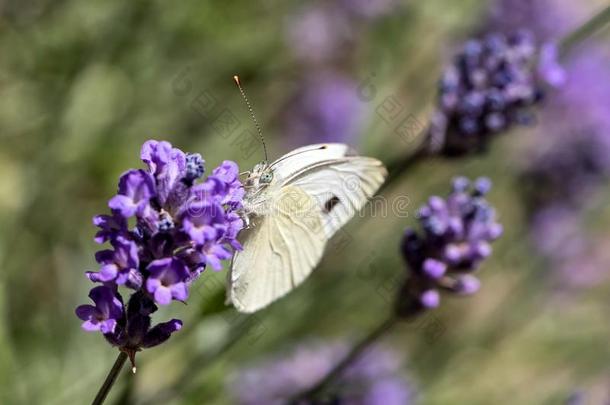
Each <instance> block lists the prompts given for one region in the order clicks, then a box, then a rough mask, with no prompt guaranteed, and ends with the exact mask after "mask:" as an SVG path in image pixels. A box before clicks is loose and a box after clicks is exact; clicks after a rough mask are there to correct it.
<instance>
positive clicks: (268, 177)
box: [260, 172, 273, 184]
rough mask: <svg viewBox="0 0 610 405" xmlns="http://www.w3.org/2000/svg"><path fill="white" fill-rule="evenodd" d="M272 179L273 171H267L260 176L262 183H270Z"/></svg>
mask: <svg viewBox="0 0 610 405" xmlns="http://www.w3.org/2000/svg"><path fill="white" fill-rule="evenodd" d="M272 180H273V173H271V172H265V173H263V174H261V177H260V183H261V184H269V183H271V181H272Z"/></svg>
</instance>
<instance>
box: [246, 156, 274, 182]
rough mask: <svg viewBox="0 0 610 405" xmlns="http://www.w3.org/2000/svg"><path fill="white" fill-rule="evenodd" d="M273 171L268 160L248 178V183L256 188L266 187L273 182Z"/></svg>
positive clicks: (258, 166) (257, 166) (255, 167)
mask: <svg viewBox="0 0 610 405" xmlns="http://www.w3.org/2000/svg"><path fill="white" fill-rule="evenodd" d="M273 178H274V176H273V169H272V168H271V166H270V165H269V163H267V161H266V160H264V161H262V162H260V163H259V164H257V165H256V166H254V169H252V172H251V173H250V175H249V176H248V179H247V181H246V182H247V183H248V184H249V185H251V186H254V187H265V186H268V185H269V184H271V182H272V181H273Z"/></svg>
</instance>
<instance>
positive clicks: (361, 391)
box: [228, 343, 414, 405]
mask: <svg viewBox="0 0 610 405" xmlns="http://www.w3.org/2000/svg"><path fill="white" fill-rule="evenodd" d="M347 350H348V346H347V345H344V344H339V343H335V344H325V343H309V344H307V345H302V346H299V347H297V348H296V349H295V350H294V351H293V352H292V353H290V354H288V355H286V356H283V357H277V358H275V359H270V360H266V361H263V362H261V363H259V364H257V365H254V366H251V367H248V368H245V369H243V370H242V371H240V372H239V373H238V374H237V375H236V376H234V378H232V379H230V381H229V384H228V387H229V389H230V391H231V392H233V393H234V394H235V397H236V402H237V404H240V405H276V404H277V405H280V404H285V403H287V401H288V400H289V399H290V398H291V397H293V396H295V395H297V394H298V393H300V392H301V391H303V390H305V389H307V388H309V387H311V386H312V385H314V384H315V383H316V382H318V381H319V380H320V379H321V378H323V377H324V376H325V375H326V374H327V373H328V372H329V371H330V370H331V369H332V367H333V366H334V365H335V364H336V363H337V362H338V361H340V360H341V359H342V358H343V357H344V356H345V354H346V353H347ZM401 366H402V360H401V358H400V356H399V355H398V353H395V352H393V351H390V350H388V349H384V348H380V347H372V348H370V349H369V350H368V351H367V352H366V353H365V354H364V355H363V356H362V357H361V358H360V359H359V360H357V361H356V362H354V363H353V364H352V365H351V366H350V367H349V368H348V369H346V371H345V372H344V374H343V376H342V377H341V378H340V379H339V380H338V381H337V382H336V383H335V385H334V386H333V387H331V389H330V390H329V397H328V398H325V399H326V400H327V401H328V402H323V403H341V404H350V405H408V404H410V403H412V401H413V397H414V394H413V390H412V387H411V385H410V383H409V381H408V380H407V379H406V378H405V377H404V376H402V375H401V374H402V373H401ZM298 404H299V405H309V404H310V402H305V401H301V402H299V403H298Z"/></svg>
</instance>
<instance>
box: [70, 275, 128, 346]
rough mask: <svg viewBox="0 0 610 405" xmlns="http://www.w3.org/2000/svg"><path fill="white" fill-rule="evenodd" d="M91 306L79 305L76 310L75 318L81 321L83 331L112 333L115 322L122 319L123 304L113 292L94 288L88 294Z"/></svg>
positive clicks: (102, 287) (106, 288)
mask: <svg viewBox="0 0 610 405" xmlns="http://www.w3.org/2000/svg"><path fill="white" fill-rule="evenodd" d="M89 298H91V300H93V302H94V303H95V306H93V305H81V306H79V307H78V308H76V316H78V317H79V318H80V319H82V320H83V321H85V322H83V325H82V327H83V329H84V330H86V331H88V332H92V331H98V330H99V331H100V332H102V333H104V334H106V333H112V332H114V329H115V327H116V325H117V322H118V321H119V320H120V319H121V318H122V317H123V312H124V309H123V303H122V302H121V301H120V300H119V299H118V298H117V297H116V294H115V292H114V291H113V290H112V289H111V288H109V287H105V286H100V287H95V288H93V289H92V290H91V291H90V292H89Z"/></svg>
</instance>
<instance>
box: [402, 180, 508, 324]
mask: <svg viewBox="0 0 610 405" xmlns="http://www.w3.org/2000/svg"><path fill="white" fill-rule="evenodd" d="M490 189H491V182H490V181H489V180H488V179H486V178H479V179H477V180H476V182H475V183H474V185H471V184H470V182H469V181H468V180H467V179H466V178H463V177H458V178H456V179H455V180H454V181H453V190H452V192H451V193H450V194H449V196H448V197H447V198H446V199H444V198H441V197H436V196H434V197H431V198H430V199H429V201H428V203H427V204H426V205H424V206H423V207H422V208H420V210H419V221H420V223H421V226H422V229H423V233H422V234H418V233H417V232H415V230H413V229H407V230H406V232H405V235H404V237H403V241H402V253H403V255H404V258H405V260H406V262H407V264H408V266H409V270H410V272H409V277H408V279H407V282H406V283H405V285H404V286H403V289H402V294H401V295H400V296H399V298H398V302H397V310H398V312H399V314H401V315H404V316H408V315H411V314H414V313H417V312H418V311H420V310H423V309H430V308H435V307H437V306H438V305H439V304H440V294H439V291H438V290H439V289H442V290H446V291H450V292H452V293H455V294H461V295H470V294H473V293H475V292H476V291H477V290H478V289H479V287H480V282H479V280H478V279H477V278H476V277H475V276H474V275H473V274H472V273H473V272H474V271H475V270H476V269H477V268H478V267H479V265H480V264H481V262H482V261H483V260H485V259H486V258H487V257H489V255H491V242H493V241H495V240H496V239H497V238H499V237H500V235H501V234H502V225H500V224H499V223H498V222H496V218H495V211H494V209H493V208H492V207H491V206H490V205H489V203H488V202H487V201H486V199H485V194H487V192H488V191H489V190H490Z"/></svg>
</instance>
